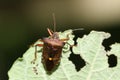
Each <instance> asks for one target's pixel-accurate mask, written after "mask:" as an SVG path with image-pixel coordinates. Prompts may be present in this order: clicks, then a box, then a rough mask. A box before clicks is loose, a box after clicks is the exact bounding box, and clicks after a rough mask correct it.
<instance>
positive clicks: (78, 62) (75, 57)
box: [69, 52, 85, 71]
mask: <svg viewBox="0 0 120 80" xmlns="http://www.w3.org/2000/svg"><path fill="white" fill-rule="evenodd" d="M69 60H70V61H72V63H73V64H74V65H75V68H76V70H77V71H80V69H81V68H83V67H84V66H85V61H84V60H83V59H82V58H81V56H80V55H79V54H73V52H72V53H71V54H70V57H69Z"/></svg>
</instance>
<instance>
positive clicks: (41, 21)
mask: <svg viewBox="0 0 120 80" xmlns="http://www.w3.org/2000/svg"><path fill="white" fill-rule="evenodd" d="M53 12H54V13H55V14H56V22H57V31H64V30H66V29H76V28H84V29H85V30H84V31H78V32H76V33H75V34H76V36H82V35H83V34H87V33H89V32H90V31H91V30H98V31H106V32H109V33H111V34H112V37H111V38H109V39H108V40H105V42H104V43H103V45H104V46H106V49H109V47H108V46H109V45H110V44H112V43H115V42H120V36H119V34H120V1H118V0H111V1H109V0H104V1H101V0H86V1H83V0H74V1H72V0H65V1H62V0H61V1H60V0H45V1H44V0H34V1H32V0H29V1H28V0H1V1H0V80H8V76H7V71H8V70H9V69H10V67H11V66H12V64H13V62H14V61H15V60H16V59H17V58H18V57H21V56H22V54H23V53H24V52H25V51H26V50H27V49H28V48H29V46H30V45H31V44H33V43H34V42H35V41H36V40H38V39H39V38H43V37H47V36H48V33H47V30H46V28H47V27H49V28H51V29H53V19H52V13H53Z"/></svg>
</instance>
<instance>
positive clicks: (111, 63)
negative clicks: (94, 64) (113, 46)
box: [108, 54, 117, 67]
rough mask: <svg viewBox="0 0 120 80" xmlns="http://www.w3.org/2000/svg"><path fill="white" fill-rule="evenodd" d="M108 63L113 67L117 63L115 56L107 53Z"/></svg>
mask: <svg viewBox="0 0 120 80" xmlns="http://www.w3.org/2000/svg"><path fill="white" fill-rule="evenodd" d="M108 64H109V67H115V66H116V65H117V56H115V55H113V54H112V55H109V56H108Z"/></svg>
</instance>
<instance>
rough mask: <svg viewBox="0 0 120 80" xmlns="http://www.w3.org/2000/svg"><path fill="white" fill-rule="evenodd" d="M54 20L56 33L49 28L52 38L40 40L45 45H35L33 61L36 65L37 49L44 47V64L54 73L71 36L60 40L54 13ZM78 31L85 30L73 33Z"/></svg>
mask: <svg viewBox="0 0 120 80" xmlns="http://www.w3.org/2000/svg"><path fill="white" fill-rule="evenodd" d="M53 20H54V31H52V30H50V29H49V28H47V31H48V33H49V35H50V37H48V38H43V39H40V41H42V42H43V44H36V45H35V59H34V60H33V61H32V63H35V60H36V59H37V47H43V48H42V63H43V65H44V67H45V69H46V70H47V71H52V70H53V69H54V68H55V67H56V65H58V64H59V63H60V58H61V55H62V48H63V47H64V45H65V43H67V42H65V41H67V40H69V37H68V36H69V34H68V36H67V38H65V39H60V38H59V34H58V32H55V28H56V22H55V15H54V13H53ZM76 30H83V28H80V29H74V30H72V31H76ZM69 45H70V44H69ZM70 46H73V45H70Z"/></svg>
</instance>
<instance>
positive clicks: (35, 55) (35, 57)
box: [31, 44, 43, 64]
mask: <svg viewBox="0 0 120 80" xmlns="http://www.w3.org/2000/svg"><path fill="white" fill-rule="evenodd" d="M38 46H39V47H42V46H43V44H36V45H35V53H34V59H33V60H32V61H31V63H32V64H35V61H36V59H37V47H38Z"/></svg>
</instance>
